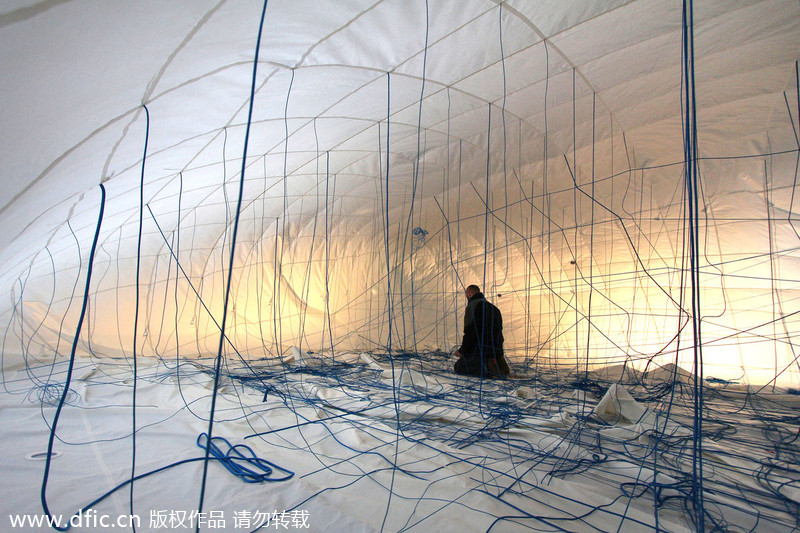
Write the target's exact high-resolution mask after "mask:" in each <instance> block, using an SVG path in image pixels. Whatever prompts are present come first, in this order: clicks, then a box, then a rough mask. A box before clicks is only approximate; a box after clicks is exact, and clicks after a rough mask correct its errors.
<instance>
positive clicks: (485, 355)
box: [454, 285, 511, 378]
mask: <svg viewBox="0 0 800 533" xmlns="http://www.w3.org/2000/svg"><path fill="white" fill-rule="evenodd" d="M466 294H467V299H468V300H469V302H468V303H467V309H466V311H465V312H464V338H463V340H462V341H461V348H459V349H458V350H456V353H455V355H456V357H458V360H457V361H456V363H455V366H454V370H455V372H456V374H465V375H470V376H479V377H491V378H500V377H507V376H508V375H509V374H510V373H511V371H510V369H509V368H508V363H507V362H506V359H505V357H504V356H503V317H502V315H501V314H500V310H499V309H498V308H497V307H495V306H493V305H492V304H490V303H489V302H488V301H486V298H484V297H483V293H481V289H480V287H478V286H477V285H470V286H469V287H467V290H466Z"/></svg>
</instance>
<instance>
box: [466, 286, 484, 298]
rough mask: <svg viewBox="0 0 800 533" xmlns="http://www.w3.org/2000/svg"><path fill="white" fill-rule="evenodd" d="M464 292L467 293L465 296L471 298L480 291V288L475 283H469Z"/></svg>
mask: <svg viewBox="0 0 800 533" xmlns="http://www.w3.org/2000/svg"><path fill="white" fill-rule="evenodd" d="M465 292H466V293H467V298H472V297H473V296H475V295H476V294H478V293H479V292H481V288H480V287H478V286H477V285H470V286H468V287H467V289H466V291H465Z"/></svg>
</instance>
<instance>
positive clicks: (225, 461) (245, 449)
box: [197, 433, 294, 483]
mask: <svg viewBox="0 0 800 533" xmlns="http://www.w3.org/2000/svg"><path fill="white" fill-rule="evenodd" d="M203 441H205V443H204V442H203ZM197 445H198V446H199V447H200V448H203V449H208V451H209V453H210V454H211V456H212V457H213V458H214V459H216V460H218V461H219V462H220V463H222V466H224V467H225V468H227V469H228V471H229V472H230V473H231V474H233V475H234V476H236V477H238V478H240V479H241V480H242V481H244V482H245V483H262V482H264V481H286V480H288V479H291V478H292V477H294V472H292V471H291V470H287V469H285V468H283V467H280V466H278V465H276V464H275V463H273V462H270V461H267V460H266V459H261V458H260V457H258V456H257V455H256V453H255V452H254V451H253V449H252V448H250V447H249V446H246V445H244V444H236V445H232V444H231V443H230V442H228V440H227V439H225V438H223V437H211V439H210V440H209V438H208V433H201V434H200V435H198V436H197ZM221 445H224V446H225V447H226V448H225V449H224V450H223V448H220V446H221ZM276 471H277V472H283V473H284V475H283V476H279V477H274V476H273V474H274V473H275V472H276Z"/></svg>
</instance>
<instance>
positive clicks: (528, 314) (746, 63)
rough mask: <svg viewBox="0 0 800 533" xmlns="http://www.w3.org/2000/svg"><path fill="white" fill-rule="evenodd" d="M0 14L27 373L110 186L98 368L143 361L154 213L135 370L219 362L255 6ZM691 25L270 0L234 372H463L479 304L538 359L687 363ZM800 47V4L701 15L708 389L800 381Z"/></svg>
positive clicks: (541, 10) (770, 1) (601, 5)
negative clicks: (323, 365)
mask: <svg viewBox="0 0 800 533" xmlns="http://www.w3.org/2000/svg"><path fill="white" fill-rule="evenodd" d="M0 9H2V14H0V49H2V50H3V60H2V62H0V78H2V80H3V91H2V96H1V98H2V105H1V106H0V113H2V124H3V127H2V129H1V130H0V136H2V138H1V142H0V146H2V157H0V176H2V181H1V185H0V187H1V189H0V287H3V288H4V290H5V291H6V296H5V297H4V298H3V302H4V303H3V304H2V307H0V311H1V312H2V314H0V317H2V323H3V324H8V328H7V333H6V338H5V343H4V354H5V357H6V359H4V365H11V364H13V362H14V361H19V358H16V357H11V355H10V354H17V355H23V356H28V355H35V356H44V355H50V356H52V354H53V353H54V351H58V352H59V353H62V354H63V353H65V348H64V345H59V344H58V342H59V340H69V339H71V337H72V335H73V334H74V329H75V325H76V323H77V316H78V310H79V308H80V305H79V302H80V299H81V298H82V297H83V289H82V287H83V282H82V281H81V280H83V279H85V278H84V276H85V275H86V267H87V260H88V253H89V248H90V246H91V242H92V237H93V234H94V231H95V227H96V224H97V218H98V213H99V205H100V189H99V184H101V183H102V184H104V187H105V188H106V190H107V193H108V197H107V201H106V208H105V215H104V219H103V223H102V229H101V234H100V244H99V251H98V254H97V256H96V258H95V262H94V274H93V276H94V277H93V282H92V290H91V299H90V303H89V306H90V307H89V321H88V323H87V325H86V326H85V327H84V330H83V332H82V338H83V349H84V350H86V351H88V350H91V351H93V352H95V353H97V354H108V355H119V354H126V355H128V354H130V352H131V345H132V340H133V335H134V330H133V321H134V320H133V318H134V316H135V314H136V312H137V311H136V306H135V305H134V304H135V297H134V295H135V292H134V291H135V287H136V284H137V279H136V262H137V256H138V253H137V240H138V235H139V229H138V228H139V216H140V212H141V214H142V219H143V222H142V228H143V229H142V251H141V270H140V275H139V279H138V283H139V287H140V290H141V296H140V299H139V304H140V309H139V311H138V313H139V324H138V329H137V331H136V333H135V334H136V335H138V336H141V340H142V343H141V347H140V349H141V353H143V354H144V355H153V354H156V353H158V354H162V355H163V354H175V353H180V354H182V355H186V356H192V355H208V354H213V353H214V352H215V350H216V346H217V343H218V339H219V329H218V328H216V327H215V324H214V321H216V322H219V321H220V317H221V316H222V314H223V309H222V307H223V294H224V288H225V275H226V273H227V269H228V256H229V253H230V244H231V240H232V236H233V235H232V230H233V221H234V217H235V211H236V199H237V195H238V194H239V178H240V174H241V168H242V155H243V153H244V145H245V143H244V140H245V132H246V131H247V128H248V110H249V107H250V103H251V102H250V88H251V81H252V76H253V66H254V64H253V59H254V54H255V51H256V48H257V42H256V41H257V35H258V30H259V20H260V15H261V10H262V4H261V3H260V2H255V1H242V0H215V1H204V0H192V1H174V2H161V1H137V2H119V1H113V2H108V1H102V0H96V1H90V0H71V1H64V0H62V1H51V2H32V1H22V0H17V1H14V2H5V3H4V4H3V7H2V8H0ZM681 12H682V6H681V2H678V1H675V0H631V1H620V0H615V1H606V0H603V1H595V2H589V1H585V2H564V1H557V0H549V1H537V2H528V1H522V0H519V1H507V2H504V3H500V2H496V1H490V0H469V1H463V0H436V1H431V2H428V3H426V2H424V1H421V0H420V1H417V0H414V1H409V0H381V1H373V0H369V1H366V0H365V1H349V2H333V1H318V0H314V1H311V0H306V1H296V0H293V1H288V0H282V1H281V0H272V1H270V2H269V4H268V6H267V8H266V15H265V19H264V26H263V35H262V38H261V42H260V45H259V62H258V66H257V72H256V78H255V88H256V92H255V98H254V99H253V101H252V109H253V115H252V121H251V123H250V134H249V142H248V145H247V161H246V163H247V164H246V172H245V180H244V189H243V191H242V196H243V203H242V210H241V222H240V225H239V228H238V233H237V235H236V257H235V261H234V265H235V268H234V276H233V283H232V286H231V302H232V303H231V305H230V306H229V307H228V312H229V314H230V316H229V317H228V322H227V323H228V331H227V334H228V336H229V337H230V338H231V340H232V342H233V344H234V345H235V346H236V349H237V351H239V352H240V353H242V354H246V355H248V356H250V357H262V356H264V355H275V354H278V353H283V352H285V350H286V349H287V348H288V347H289V346H291V345H302V346H303V347H309V348H310V349H313V350H320V349H326V348H330V347H331V345H333V347H334V348H337V349H338V348H360V347H366V348H374V347H376V346H384V347H385V346H387V345H388V344H389V343H390V339H391V345H392V347H393V348H398V349H414V348H423V347H425V348H440V349H443V350H449V349H451V348H452V347H453V346H454V345H456V344H457V343H458V340H459V328H460V325H459V320H460V313H461V309H462V305H463V301H462V300H463V296H462V295H461V293H460V289H461V287H462V285H461V284H462V283H472V282H477V283H479V284H482V285H483V286H484V288H485V289H486V290H485V292H486V293H487V296H489V297H491V298H492V299H493V300H494V301H495V302H498V303H499V305H500V306H501V308H502V309H503V312H504V317H505V318H506V339H507V345H508V348H509V353H510V355H511V357H512V360H515V361H517V364H536V363H537V362H543V361H547V362H557V361H563V362H567V363H569V364H574V362H575V361H577V360H580V361H586V362H588V363H590V364H591V365H595V364H598V365H599V364H611V363H619V362H623V361H630V362H633V363H634V364H636V365H645V364H646V362H647V361H649V360H651V359H652V358H653V357H655V358H656V359H657V360H658V361H659V362H665V361H675V360H676V358H677V362H679V363H680V364H682V365H684V364H685V365H690V364H691V363H688V361H690V360H691V357H692V355H691V352H686V353H684V350H685V349H686V348H687V346H690V345H691V335H690V333H689V330H690V329H691V328H690V327H683V329H681V328H682V325H683V324H685V323H686V321H687V320H688V312H682V311H681V307H683V309H684V310H685V311H687V310H688V304H687V303H686V302H688V296H687V293H686V291H684V290H682V288H685V287H687V286H688V285H687V284H688V281H687V280H686V279H684V277H683V276H682V272H684V271H685V269H686V268H687V267H688V265H687V263H686V256H685V253H684V248H685V245H684V244H683V243H684V236H683V235H684V229H683V228H684V222H683V221H684V208H683V194H684V193H683V161H684V136H683V120H684V116H685V115H684V107H683V104H682V96H683V93H682V89H683V83H682V68H683V61H682V19H681ZM798 45H800V8H799V7H798V5H797V2H794V1H789V0H750V1H735V2H734V1H726V2H698V3H697V5H696V6H695V9H694V60H695V61H694V69H695V73H696V80H695V84H696V85H695V86H696V108H697V120H698V143H697V146H698V149H699V156H700V158H701V161H700V166H699V168H700V183H701V188H702V198H701V207H702V213H701V223H700V231H701V255H702V259H701V263H702V264H701V271H702V274H701V279H702V282H703V291H702V300H701V301H702V305H703V307H702V315H703V340H704V342H706V343H707V350H706V354H707V358H706V371H705V374H706V375H716V376H720V377H725V378H728V379H745V380H752V381H756V382H760V383H765V382H770V380H772V379H773V378H775V377H776V376H777V377H778V381H779V382H780V383H783V384H787V385H791V386H796V385H797V384H798V383H800V377H799V376H800V374H798V365H797V363H796V361H795V356H796V354H797V341H796V339H795V337H796V333H797V332H798V326H800V321H799V320H798V319H797V315H796V314H795V313H796V312H797V302H798V301H800V286H798V281H797V280H798V279H800V262H799V261H798V259H800V255H799V254H798V251H797V250H798V244H800V238H798V233H797V231H796V229H795V228H796V225H797V222H796V220H795V219H796V214H795V213H796V211H797V209H798V207H797V205H796V202H795V198H794V194H795V191H796V176H797V165H796V163H797V155H798V140H797V132H796V128H797V124H798V94H797V69H796V62H797V60H798V50H799V49H800V48H799V47H798ZM143 104H144V105H146V107H147V112H148V113H149V136H146V131H147V126H148V124H147V114H146V113H145V108H144V107H143ZM490 114H491V122H489V115H490ZM387 131H388V141H387ZM146 140H147V152H146V158H144V162H143V154H144V150H145V141H146ZM387 144H388V148H387ZM387 149H388V152H389V155H388V157H387V154H386V151H387ZM143 163H144V164H143ZM387 167H388V169H387ZM571 173H574V176H575V178H574V179H575V181H574V182H573V178H572V175H571ZM142 174H143V175H144V186H143V187H142V188H140V179H142ZM140 193H141V194H142V195H143V201H144V204H146V206H147V207H145V208H144V209H142V210H140V203H139V202H140V197H139V195H140ZM487 193H488V194H487ZM584 193H585V194H584ZM590 196H592V197H593V198H594V199H595V201H592V200H590ZM151 213H152V215H151ZM387 214H388V216H387ZM156 222H157V223H158V226H160V228H161V230H162V231H163V232H164V236H165V237H164V238H162V236H161V234H160V232H159V228H158V226H157V225H156ZM415 228H420V230H421V231H420V232H417V233H414V232H413V230H414V229H415ZM425 232H427V233H425ZM169 247H172V248H173V249H174V250H175V253H176V254H177V256H178V257H179V259H180V264H181V268H183V269H184V271H185V276H184V275H183V274H180V273H179V271H178V269H177V267H176V265H175V262H174V260H173V259H172V257H171V255H170V250H169ZM571 261H572V262H574V264H573V263H572V262H571ZM387 270H388V271H389V272H390V275H389V276H387ZM190 282H191V283H190ZM75 287H77V288H75ZM195 290H196V291H197V292H198V293H199V294H200V297H198V296H197V295H196V294H195V292H194V291H195ZM387 295H388V296H387ZM201 300H202V301H201ZM206 309H207V310H206ZM211 315H213V318H212V317H211ZM390 323H391V324H392V333H391V337H390V334H389V327H388V326H389V324H390ZM679 330H681V331H682V332H683V333H682V334H681V335H678V331H679ZM678 339H680V344H679V343H678V342H677V340H678ZM765 354H766V355H765Z"/></svg>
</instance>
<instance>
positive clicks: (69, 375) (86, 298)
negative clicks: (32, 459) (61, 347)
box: [41, 183, 106, 531]
mask: <svg viewBox="0 0 800 533" xmlns="http://www.w3.org/2000/svg"><path fill="white" fill-rule="evenodd" d="M105 207H106V188H105V187H103V184H102V183H101V184H100V213H99V214H98V216H97V227H96V228H95V230H94V239H93V240H92V248H91V250H90V251H89V264H88V265H87V267H86V287H85V289H84V291H83V304H82V305H81V313H80V316H79V317H78V326H77V327H76V328H75V337H74V338H73V339H72V350H71V351H70V354H69V366H68V367H67V377H66V378H65V380H64V390H63V391H62V393H61V398H60V400H59V402H58V407H56V414H55V415H54V416H53V423H52V424H51V426H50V439H49V440H48V442H47V458H46V459H45V463H44V476H43V478H42V492H41V498H42V509H43V510H44V512H45V514H46V515H47V516H48V517H49V518H52V517H53V515H52V513H50V508H49V507H48V505H47V480H48V478H49V477H50V460H51V459H52V457H53V442H54V441H55V438H56V428H57V427H58V418H59V417H60V416H61V410H62V409H63V408H64V403H65V402H66V400H67V395H68V394H69V386H70V382H71V381H72V370H73V368H74V367H75V351H76V349H77V348H78V341H79V340H80V337H81V328H82V327H83V319H84V318H85V317H86V308H87V307H88V305H89V289H90V288H91V283H92V266H93V265H94V254H95V251H96V250H97V242H98V241H99V240H100V227H101V225H102V224H103V212H104V211H105ZM53 527H54V528H55V529H57V530H58V531H66V530H67V529H69V525H67V527H59V526H55V525H54V526H53Z"/></svg>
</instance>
